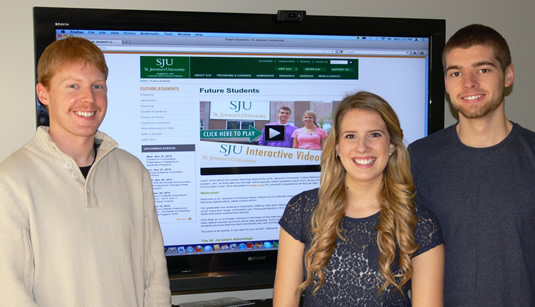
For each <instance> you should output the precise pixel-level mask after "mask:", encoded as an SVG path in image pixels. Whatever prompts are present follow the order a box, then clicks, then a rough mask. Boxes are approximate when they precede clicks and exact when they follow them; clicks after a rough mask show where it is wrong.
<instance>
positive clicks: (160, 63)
mask: <svg viewBox="0 0 535 307" xmlns="http://www.w3.org/2000/svg"><path fill="white" fill-rule="evenodd" d="M173 61H174V60H173V59H170V58H166V59H165V58H164V59H156V65H158V66H159V67H161V68H164V67H165V66H173Z"/></svg>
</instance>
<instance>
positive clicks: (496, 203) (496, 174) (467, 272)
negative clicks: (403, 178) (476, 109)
mask: <svg viewBox="0 0 535 307" xmlns="http://www.w3.org/2000/svg"><path fill="white" fill-rule="evenodd" d="M409 151H410V154H411V167H412V173H413V176H414V183H415V185H416V190H417V191H418V193H417V203H418V204H419V205H420V206H425V207H426V208H428V209H429V210H431V211H432V212H433V213H434V214H435V215H436V216H437V218H438V219H439V221H440V225H441V227H442V232H443V234H444V247H445V252H446V265H445V273H444V303H445V306H447V307H449V306H454V307H465V306H466V307H474V306H485V307H486V306H530V307H533V306H535V239H534V238H535V188H534V186H533V185H534V183H535V133H533V132H532V131H529V130H527V129H525V128H522V127H521V126H520V125H518V124H514V125H513V129H512V130H511V132H510V133H509V135H508V136H507V137H506V138H505V139H504V140H503V141H502V142H500V143H498V144H496V145H494V146H491V147H486V148H473V147H468V146H466V145H464V144H463V143H462V142H461V140H460V139H459V137H458V135H457V131H456V125H453V126H450V127H448V128H446V129H443V130H440V131H437V132H435V133H434V134H432V135H430V136H428V137H426V138H424V139H421V140H418V141H416V142H414V143H412V144H411V145H410V146H409Z"/></svg>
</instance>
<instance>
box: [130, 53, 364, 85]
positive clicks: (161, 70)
mask: <svg viewBox="0 0 535 307" xmlns="http://www.w3.org/2000/svg"><path fill="white" fill-rule="evenodd" d="M140 64H141V78H151V79H153V78H187V79H195V78H199V79H200V78H209V79H349V80H358V59H336V58H333V59H330V58H313V59H312V58H253V57H176V56H142V57H141V58H140Z"/></svg>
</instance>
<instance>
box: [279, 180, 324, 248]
mask: <svg viewBox="0 0 535 307" xmlns="http://www.w3.org/2000/svg"><path fill="white" fill-rule="evenodd" d="M317 202H318V189H313V190H309V191H305V192H302V193H300V194H297V195H296V196H294V197H292V198H291V199H290V201H289V202H288V205H286V208H285V209H284V213H283V214H282V217H281V219H280V220H279V225H280V226H281V227H282V228H283V229H284V230H285V231H286V232H288V234H290V235H291V236H292V237H293V238H294V239H296V240H298V241H300V242H302V243H306V239H307V238H306V234H307V233H309V232H310V230H309V229H310V220H311V218H312V213H313V212H314V209H315V207H316V203H317Z"/></svg>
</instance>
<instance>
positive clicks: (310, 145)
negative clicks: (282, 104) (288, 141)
mask: <svg viewBox="0 0 535 307" xmlns="http://www.w3.org/2000/svg"><path fill="white" fill-rule="evenodd" d="M317 120H318V116H317V115H316V113H315V112H314V111H311V110H308V111H305V113H304V114H303V122H304V123H305V126H304V127H303V128H299V129H296V130H294V132H293V133H292V138H293V140H294V144H293V147H294V148H302V149H316V150H321V149H322V148H323V143H324V141H325V139H326V138H327V131H325V130H323V129H321V128H320V127H319V125H318V123H317Z"/></svg>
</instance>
